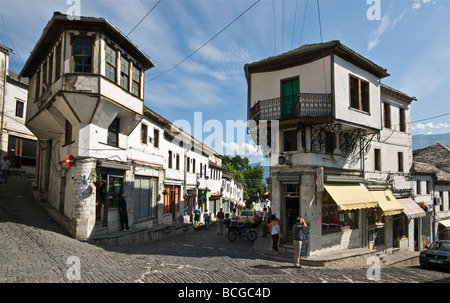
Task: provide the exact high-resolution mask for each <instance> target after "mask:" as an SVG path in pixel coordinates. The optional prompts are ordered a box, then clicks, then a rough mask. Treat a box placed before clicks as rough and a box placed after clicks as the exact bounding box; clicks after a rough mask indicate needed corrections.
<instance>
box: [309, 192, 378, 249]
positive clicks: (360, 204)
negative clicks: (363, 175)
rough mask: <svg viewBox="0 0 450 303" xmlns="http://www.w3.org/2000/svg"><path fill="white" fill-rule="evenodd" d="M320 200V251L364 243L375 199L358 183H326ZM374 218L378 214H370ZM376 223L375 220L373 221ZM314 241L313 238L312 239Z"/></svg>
mask: <svg viewBox="0 0 450 303" xmlns="http://www.w3.org/2000/svg"><path fill="white" fill-rule="evenodd" d="M324 189H325V190H324V191H323V192H322V194H321V202H322V239H321V244H322V246H321V250H322V252H330V251H338V250H344V249H351V248H359V247H365V246H367V245H368V244H369V242H370V241H369V240H368V237H369V236H370V235H371V233H372V236H373V231H369V229H368V227H369V226H371V225H370V222H371V220H370V219H369V220H366V218H368V217H370V216H373V215H374V214H377V211H378V210H377V209H378V202H377V200H376V199H375V197H374V196H373V195H372V194H371V193H370V192H369V190H368V189H367V188H366V187H365V186H364V185H363V184H360V183H325V185H324ZM373 222H374V223H376V222H377V217H373ZM373 226H376V224H373ZM312 241H313V239H312Z"/></svg>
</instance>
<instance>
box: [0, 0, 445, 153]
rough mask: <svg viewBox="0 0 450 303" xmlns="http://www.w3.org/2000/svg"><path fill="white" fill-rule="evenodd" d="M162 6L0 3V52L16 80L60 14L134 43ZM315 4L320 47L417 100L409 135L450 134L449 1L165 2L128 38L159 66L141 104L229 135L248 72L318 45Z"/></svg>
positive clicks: (142, 1)
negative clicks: (336, 48) (363, 64)
mask: <svg viewBox="0 0 450 303" xmlns="http://www.w3.org/2000/svg"><path fill="white" fill-rule="evenodd" d="M157 3H158V0H120V1H119V0H0V16H1V19H0V43H1V44H3V45H6V46H8V47H10V48H12V49H14V51H15V54H14V55H12V56H11V64H10V69H11V70H12V71H14V72H16V73H19V72H20V70H21V68H22V66H23V64H24V62H25V61H26V60H27V58H28V55H29V53H30V51H31V50H32V49H33V47H34V45H35V43H36V42H37V40H38V39H39V37H40V35H41V33H42V30H43V29H44V27H45V25H46V24H47V22H48V20H49V19H50V18H51V17H52V14H53V12H54V11H60V12H62V13H72V12H74V11H75V10H76V12H79V13H80V14H81V15H83V16H93V17H103V18H106V19H108V20H109V21H111V22H112V23H113V24H114V25H115V26H117V27H118V28H119V29H120V30H121V31H122V32H123V33H125V34H128V33H129V32H130V31H131V30H132V29H133V28H134V27H135V26H136V25H137V24H138V22H139V21H140V20H141V19H142V18H143V17H144V16H145V15H146V14H147V13H148V11H149V10H150V9H151V8H152V7H154V6H155V5H156V4H157ZM255 3H256V4H255ZM317 3H319V8H320V21H321V23H320V25H321V30H322V31H321V32H322V40H323V41H324V42H325V41H330V40H340V41H341V42H342V43H344V44H345V45H347V46H348V47H350V48H352V49H353V50H355V51H356V52H358V53H360V54H361V55H363V56H365V57H367V58H369V59H370V60H372V61H374V62H375V63H377V64H378V65H381V66H382V67H384V68H386V69H387V70H388V72H389V73H390V74H391V76H390V77H387V78H385V79H383V83H385V84H387V85H389V86H391V87H394V88H396V89H398V90H401V91H403V92H405V93H407V94H409V95H412V96H415V97H417V99H418V101H417V102H413V104H412V121H413V122H415V121H417V122H415V123H413V124H412V125H413V134H419V133H422V134H426V133H433V134H437V133H448V132H450V114H447V115H445V114H446V113H450V51H449V50H450V1H448V0H319V1H317V0H260V1H256V0H215V1H213V0H186V1H182V0H162V1H161V2H159V3H158V5H157V6H156V7H155V8H154V10H153V11H152V12H151V13H150V14H149V15H148V16H147V17H146V18H145V19H144V20H143V21H142V23H140V24H139V26H138V27H136V28H135V29H134V31H133V32H132V33H131V34H130V36H129V37H130V39H131V40H133V41H134V42H135V43H136V44H137V45H138V46H139V47H140V48H141V49H142V50H143V51H144V52H146V53H147V54H148V55H149V56H150V57H151V58H152V59H153V61H154V62H155V64H156V67H155V68H153V69H151V70H149V71H147V72H146V88H145V104H146V105H147V106H148V107H150V108H152V109H153V110H155V111H156V112H158V113H159V114H161V115H163V116H164V117H165V118H167V119H169V120H171V121H173V122H176V121H178V120H186V121H188V122H189V123H190V125H192V128H193V126H194V117H196V118H197V121H196V122H197V123H202V124H201V125H205V123H206V121H208V120H217V121H220V122H222V125H224V127H223V128H224V132H225V123H226V122H225V121H227V120H230V121H237V120H242V121H245V120H246V116H247V108H246V104H247V103H246V102H247V83H246V80H245V77H244V70H243V66H244V64H245V63H249V62H253V61H257V60H260V59H262V58H266V57H269V56H272V55H274V54H276V53H280V52H282V51H287V50H290V49H292V48H295V47H298V46H300V45H302V44H305V43H317V42H320V41H321V35H320V27H319V10H318V5H317ZM378 3H379V4H380V5H379V6H376V5H377V4H378ZM78 4H79V5H78ZM253 4H255V5H254V6H253V7H251V6H252V5H253ZM77 5H78V6H77ZM249 7H251V9H249ZM375 8H376V10H375V11H374V10H373V9H375ZM247 9H249V10H248V11H247V12H246V13H245V14H243V15H242V16H241V17H240V18H238V19H237V20H236V21H235V22H233V23H232V24H231V25H230V23H231V22H232V21H233V20H235V19H236V18H237V17H238V16H239V15H241V14H242V13H243V12H244V11H245V10H247ZM368 11H369V13H373V14H372V15H371V16H373V17H371V18H369V17H368ZM374 17H375V18H374ZM371 19H373V20H371ZM227 25H229V26H228V27H227V28H226V29H225V30H223V29H224V28H225V27H226V26H227ZM221 30H223V32H221V33H220V34H219V35H217V34H218V33H219V32H220V31H221ZM215 35H217V36H216V37H215V38H214V39H213V40H211V41H210V42H209V43H207V44H206V45H204V44H205V43H206V42H207V41H208V40H210V39H211V38H213V37H214V36H215ZM202 45H204V46H203V47H202V48H200V47H201V46H202ZM199 48H200V49H199ZM196 50H198V51H197V52H195V53H194V54H193V55H192V56H191V57H189V58H188V59H187V60H185V61H183V60H184V59H186V58H187V57H188V56H189V55H191V54H192V53H193V52H194V51H196ZM182 61H183V62H182ZM180 62H182V63H181V64H179V63H180ZM178 64H179V65H178ZM174 66H177V67H176V68H174V69H172V68H173V67H174ZM169 70H170V71H169ZM167 71H169V72H167ZM195 112H197V115H195V114H194V113H195ZM199 112H201V118H202V121H201V122H200V121H199V119H198V118H199V114H198V113H199ZM437 116H440V117H437ZM432 117H436V118H432ZM213 124H214V123H213ZM208 134H209V133H208V132H204V133H203V134H201V135H202V138H199V139H203V140H205V139H206V138H207V137H208ZM228 135H229V134H228ZM235 136H236V137H237V134H236V135H235ZM223 139H224V141H225V144H226V145H223V144H222V146H221V143H220V142H219V143H218V142H210V143H211V145H213V147H216V149H218V150H219V152H222V153H225V151H226V149H224V146H228V147H230V146H236V147H238V148H239V150H238V152H242V148H243V147H244V146H247V150H246V154H247V155H252V154H253V153H255V152H256V151H255V149H254V147H248V146H249V143H250V142H249V140H248V139H245V142H242V140H241V141H239V140H238V142H237V143H232V142H229V141H227V140H226V134H225V133H224V134H223ZM221 147H222V149H221ZM228 150H229V149H228ZM251 160H252V159H251Z"/></svg>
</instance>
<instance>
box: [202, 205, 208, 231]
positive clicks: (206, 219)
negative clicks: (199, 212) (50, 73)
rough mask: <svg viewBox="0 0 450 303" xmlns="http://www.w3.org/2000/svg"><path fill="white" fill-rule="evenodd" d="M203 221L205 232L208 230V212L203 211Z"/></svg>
mask: <svg viewBox="0 0 450 303" xmlns="http://www.w3.org/2000/svg"><path fill="white" fill-rule="evenodd" d="M203 220H204V221H205V230H208V229H209V213H208V210H207V209H205V212H204V213H203Z"/></svg>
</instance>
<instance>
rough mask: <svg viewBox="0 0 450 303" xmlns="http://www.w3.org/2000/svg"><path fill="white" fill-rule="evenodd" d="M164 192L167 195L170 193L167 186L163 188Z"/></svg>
mask: <svg viewBox="0 0 450 303" xmlns="http://www.w3.org/2000/svg"><path fill="white" fill-rule="evenodd" d="M162 194H163V195H164V196H167V195H168V194H169V191H168V190H167V188H164V189H163V191H162Z"/></svg>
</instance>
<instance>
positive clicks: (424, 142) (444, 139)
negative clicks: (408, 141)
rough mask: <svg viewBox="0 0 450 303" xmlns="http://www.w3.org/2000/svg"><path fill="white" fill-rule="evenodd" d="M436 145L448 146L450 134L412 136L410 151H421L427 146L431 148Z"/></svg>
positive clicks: (449, 144)
mask: <svg viewBox="0 0 450 303" xmlns="http://www.w3.org/2000/svg"><path fill="white" fill-rule="evenodd" d="M436 143H443V144H445V145H447V146H450V133H445V134H435V135H423V134H419V135H413V136H412V149H413V150H417V149H422V148H425V147H428V146H433V145H435V144H436Z"/></svg>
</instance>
